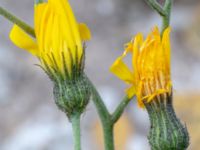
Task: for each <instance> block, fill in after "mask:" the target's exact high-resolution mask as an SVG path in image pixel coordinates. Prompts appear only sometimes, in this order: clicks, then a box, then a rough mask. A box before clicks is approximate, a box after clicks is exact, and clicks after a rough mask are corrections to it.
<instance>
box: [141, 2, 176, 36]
mask: <svg viewBox="0 0 200 150" xmlns="http://www.w3.org/2000/svg"><path fill="white" fill-rule="evenodd" d="M145 1H146V2H147V4H149V6H150V7H152V8H153V9H154V10H155V11H156V12H157V13H158V14H159V15H160V16H161V17H162V27H161V35H162V34H163V32H164V30H165V29H166V28H167V27H168V26H169V24H170V14H171V7H172V2H173V0H165V4H164V6H161V5H160V4H159V3H158V2H157V1H156V0H145Z"/></svg>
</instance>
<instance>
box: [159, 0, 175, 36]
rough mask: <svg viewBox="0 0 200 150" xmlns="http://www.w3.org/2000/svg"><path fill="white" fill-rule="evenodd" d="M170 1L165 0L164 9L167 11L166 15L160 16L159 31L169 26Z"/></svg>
mask: <svg viewBox="0 0 200 150" xmlns="http://www.w3.org/2000/svg"><path fill="white" fill-rule="evenodd" d="M172 1H173V0H166V1H165V4H164V10H165V12H166V13H167V15H165V16H163V17H162V28H161V31H162V32H161V33H163V32H164V30H165V29H166V28H167V27H168V26H169V24H170V15H171V8H172Z"/></svg>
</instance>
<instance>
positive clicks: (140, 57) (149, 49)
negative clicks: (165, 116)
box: [111, 27, 172, 107]
mask: <svg viewBox="0 0 200 150" xmlns="http://www.w3.org/2000/svg"><path fill="white" fill-rule="evenodd" d="M169 33H170V28H167V29H166V30H165V31H164V33H163V36H162V37H161V36H160V32H159V29H158V28H157V27H155V28H154V29H153V30H152V32H151V33H150V34H149V35H148V36H147V38H146V40H143V35H142V34H141V33H139V34H137V35H136V37H135V38H134V39H133V40H132V41H131V42H129V43H128V44H127V45H126V48H125V51H124V53H123V55H122V56H120V57H119V58H118V59H117V60H116V61H115V62H114V64H113V65H112V66H111V72H112V73H114V74H115V75H116V76H117V77H118V78H120V79H121V80H123V81H125V82H126V83H127V84H129V85H130V87H129V88H128V89H127V90H126V92H127V95H128V97H132V96H134V95H136V96H137V99H138V102H139V105H140V106H141V107H143V106H144V101H145V102H150V101H152V100H153V99H154V98H155V96H158V95H160V94H162V93H170V92H171V85H172V84H171V78H170V38H169ZM128 53H131V54H132V67H133V69H129V68H128V66H127V65H126V64H125V63H124V62H123V58H124V57H125V56H126V55H127V54H128Z"/></svg>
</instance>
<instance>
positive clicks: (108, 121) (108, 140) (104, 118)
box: [88, 79, 130, 150]
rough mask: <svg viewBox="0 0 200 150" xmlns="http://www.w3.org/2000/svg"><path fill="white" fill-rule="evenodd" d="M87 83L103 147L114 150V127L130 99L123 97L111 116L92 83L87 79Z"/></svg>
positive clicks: (106, 149)
mask: <svg viewBox="0 0 200 150" xmlns="http://www.w3.org/2000/svg"><path fill="white" fill-rule="evenodd" d="M88 82H89V84H90V86H91V91H92V96H93V102H94V104H95V106H96V109H97V112H98V114H99V117H100V120H101V124H102V127H103V133H104V147H105V150H114V149H115V147H114V133H113V130H114V125H115V123H116V122H117V121H118V120H119V118H120V116H121V115H122V113H123V112H124V109H125V108H126V106H127V105H128V103H129V102H130V99H129V98H127V97H125V98H124V99H123V101H122V102H121V103H120V104H119V106H118V107H117V109H116V110H115V111H114V113H113V114H112V115H111V114H110V113H109V111H108V109H107V108H106V106H105V104H104V102H103V100H102V98H101V96H100V95H99V93H98V91H97V90H96V88H95V86H94V85H93V83H92V82H91V81H90V80H89V79H88Z"/></svg>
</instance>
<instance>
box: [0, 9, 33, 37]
mask: <svg viewBox="0 0 200 150" xmlns="http://www.w3.org/2000/svg"><path fill="white" fill-rule="evenodd" d="M0 15H2V16H3V17H5V18H6V19H8V20H9V21H11V22H12V23H14V24H16V25H18V26H19V27H20V28H22V29H23V30H24V31H25V32H26V33H28V34H29V35H31V36H32V37H35V31H34V29H33V28H32V27H30V26H29V25H28V24H26V23H25V22H23V21H21V20H20V19H19V18H17V17H16V16H15V15H13V14H11V13H10V12H8V11H7V10H5V9H4V8H2V7H1V6H0Z"/></svg>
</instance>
